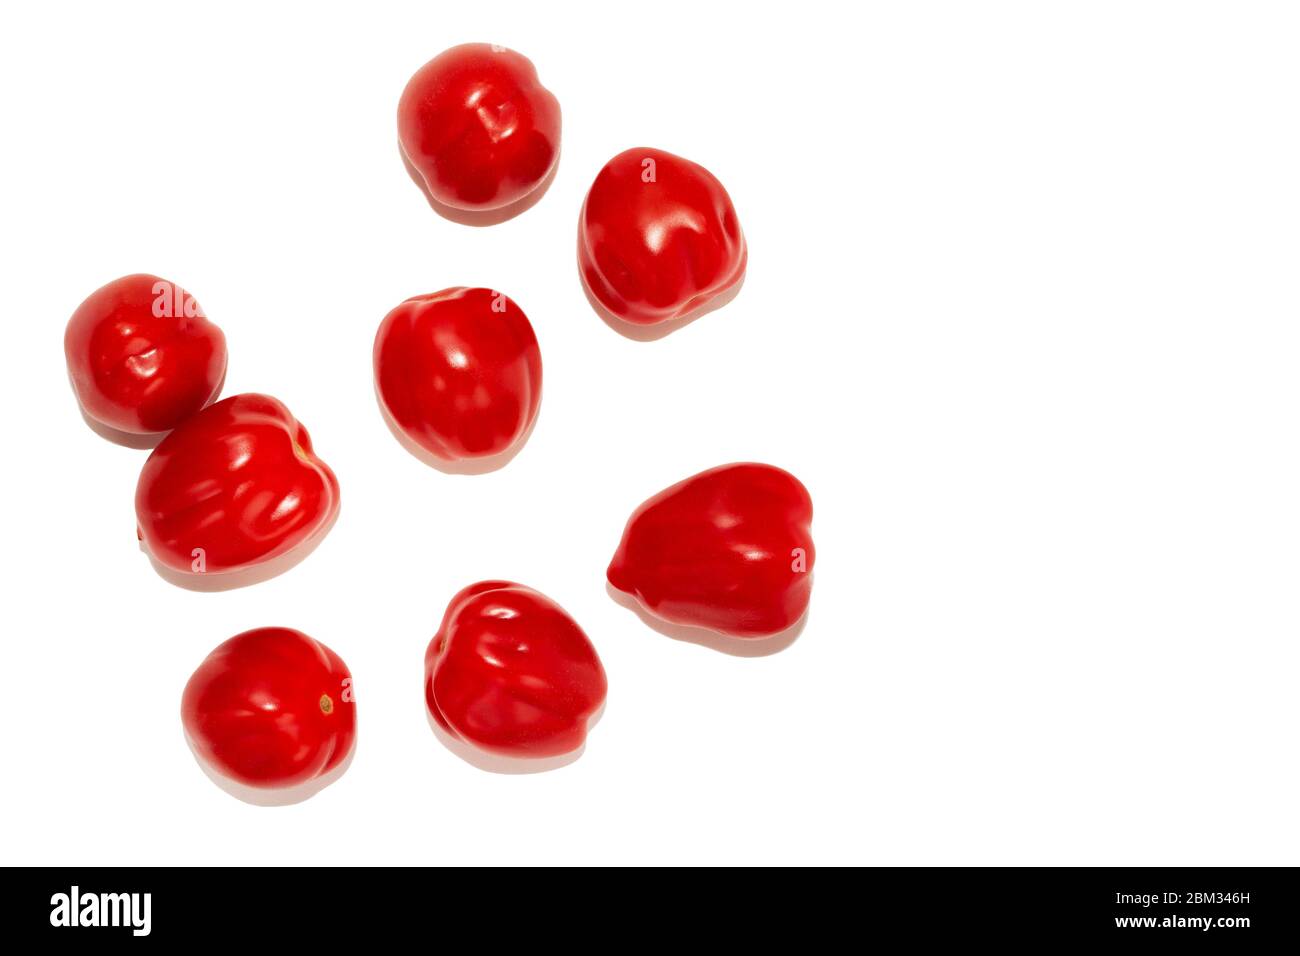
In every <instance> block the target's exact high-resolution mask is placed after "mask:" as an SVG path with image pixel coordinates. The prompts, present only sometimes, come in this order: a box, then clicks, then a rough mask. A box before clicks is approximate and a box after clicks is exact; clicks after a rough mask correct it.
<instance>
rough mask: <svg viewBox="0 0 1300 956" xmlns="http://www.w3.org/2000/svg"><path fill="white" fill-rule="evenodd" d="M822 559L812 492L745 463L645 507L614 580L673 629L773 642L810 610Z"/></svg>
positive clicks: (626, 539) (637, 514)
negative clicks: (814, 531) (815, 535)
mask: <svg viewBox="0 0 1300 956" xmlns="http://www.w3.org/2000/svg"><path fill="white" fill-rule="evenodd" d="M815 560H816V550H815V548H814V547H813V540H812V498H811V497H810V496H809V494H808V490H807V489H806V488H805V487H804V486H803V484H802V483H801V482H800V481H799V480H798V479H797V478H795V477H794V475H792V474H790V473H789V472H787V471H783V470H782V469H780V468H776V467H774V466H772V465H765V464H761V463H756V462H741V463H737V464H730V465H721V466H719V467H717V468H711V469H709V470H707V471H703V472H700V473H699V474H698V475H693V476H691V477H690V478H687V479H685V480H683V481H680V482H678V483H677V484H675V485H672V486H671V487H669V488H666V489H664V490H663V491H661V492H659V493H658V494H657V495H655V496H653V497H652V498H650V499H649V500H647V501H646V502H644V503H643V504H641V505H640V506H639V507H638V508H637V509H636V510H635V511H634V512H633V513H632V516H631V517H630V518H629V519H628V522H627V526H626V528H625V529H624V531H623V537H622V539H621V541H620V542H619V545H618V549H617V550H616V551H615V553H614V557H613V560H611V561H610V564H609V568H608V570H607V572H606V577H607V579H608V581H609V583H610V585H611V586H612V587H614V588H616V589H617V590H619V591H622V592H624V593H626V594H628V595H630V596H631V597H633V598H634V599H635V600H636V601H637V602H638V603H639V604H640V606H641V607H642V608H644V609H645V610H646V611H647V612H648V613H650V614H652V615H653V616H655V617H657V618H659V619H660V620H663V621H666V622H668V623H670V624H676V625H685V626H688V627H700V628H706V629H708V630H710V631H716V632H718V633H721V634H725V635H728V636H730V637H737V638H746V639H750V638H764V637H771V636H773V635H775V634H779V633H781V632H783V631H785V630H787V629H789V628H791V627H793V626H794V625H795V624H797V623H798V622H799V620H800V618H802V617H803V615H804V613H805V612H806V611H807V610H808V603H809V600H810V599H811V596H812V570H813V563H814V561H815Z"/></svg>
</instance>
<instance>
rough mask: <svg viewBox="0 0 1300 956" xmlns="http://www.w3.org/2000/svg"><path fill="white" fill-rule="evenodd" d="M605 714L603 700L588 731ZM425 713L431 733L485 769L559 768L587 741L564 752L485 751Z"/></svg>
mask: <svg viewBox="0 0 1300 956" xmlns="http://www.w3.org/2000/svg"><path fill="white" fill-rule="evenodd" d="M604 715H605V704H603V703H602V704H601V705H600V707H599V708H598V709H597V710H596V712H595V713H594V714H592V715H591V717H590V718H589V719H588V720H587V733H588V734H590V733H591V731H592V728H593V727H595V726H596V724H597V723H599V722H600V718H601V717H603V716H604ZM424 716H425V718H426V719H427V720H428V721H429V727H430V728H432V730H433V735H434V736H435V737H437V738H438V742H439V743H441V744H442V745H443V746H444V747H446V748H447V749H448V750H450V751H451V752H452V753H453V754H455V755H456V756H457V757H459V758H460V759H461V760H463V761H465V762H466V763H467V764H469V765H470V766H471V767H476V768H477V769H479V770H486V771H487V772H488V773H500V774H507V775H517V774H526V773H546V772H547V771H549V770H559V769H560V768H561V767H567V766H568V765H569V764H571V763H573V762H574V761H576V760H577V759H578V758H579V757H581V756H582V755H583V753H584V752H585V751H586V749H587V742H586V740H583V742H582V746H580V747H578V748H577V749H576V750H570V751H569V752H568V753H567V754H557V755H556V756H554V757H505V756H502V755H500V754H494V753H488V752H487V751H486V750H480V749H479V748H477V747H475V746H473V745H472V744H468V743H466V742H465V741H463V740H461V739H460V738H459V737H453V736H452V735H451V734H449V733H448V732H447V731H446V729H445V728H444V727H443V726H442V725H441V724H439V723H438V722H437V721H436V720H434V719H433V714H431V713H429V708H428V707H425V709H424Z"/></svg>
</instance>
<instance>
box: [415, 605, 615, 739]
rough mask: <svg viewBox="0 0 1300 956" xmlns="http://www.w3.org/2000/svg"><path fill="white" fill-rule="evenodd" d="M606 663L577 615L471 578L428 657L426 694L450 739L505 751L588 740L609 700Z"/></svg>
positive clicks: (425, 659) (450, 609) (445, 620)
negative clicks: (591, 727) (472, 581)
mask: <svg viewBox="0 0 1300 956" xmlns="http://www.w3.org/2000/svg"><path fill="white" fill-rule="evenodd" d="M605 688H606V684H605V669H604V668H603V667H601V665H600V658H599V657H597V656H596V649H595V648H594V647H592V646H591V641H589V640H588V639H587V635H586V634H584V633H583V632H582V629H581V628H580V627H578V625H577V623H576V622H575V621H574V620H573V618H571V617H569V615H568V614H566V613H565V611H564V609H563V608H561V607H560V606H559V605H558V604H556V603H555V602H554V601H552V600H551V599H550V598H548V597H546V596H545V595H544V594H539V593H538V592H537V591H534V590H533V589H532V588H527V587H524V586H523V585H522V584H512V583H511V582H509V581H480V582H479V583H478V584H471V585H470V586H469V587H467V588H465V589H464V590H463V591H461V592H460V593H459V594H457V595H456V596H455V597H454V598H452V599H451V604H449V605H448V606H447V613H446V615H445V616H444V617H443V619H442V627H441V628H440V629H439V630H438V633H437V634H436V635H435V636H434V638H433V641H432V642H430V644H429V649H428V651H426V652H425V655H424V699H425V703H426V704H427V705H428V707H429V713H430V714H431V715H432V716H433V719H434V720H435V721H437V722H438V725H439V726H440V727H442V728H443V729H444V730H446V731H447V732H448V733H449V734H451V735H452V736H453V737H456V738H458V739H460V740H463V741H465V742H466V743H469V744H472V745H473V746H475V747H479V748H481V749H483V750H486V751H489V752H491V753H496V754H500V755H504V756H509V757H556V756H559V755H561V754H566V753H570V752H572V751H574V750H576V749H578V747H580V746H582V742H583V741H584V740H586V738H587V725H588V722H589V721H590V719H591V717H592V715H593V714H595V712H596V711H597V710H599V709H600V705H601V704H603V703H604V701H605Z"/></svg>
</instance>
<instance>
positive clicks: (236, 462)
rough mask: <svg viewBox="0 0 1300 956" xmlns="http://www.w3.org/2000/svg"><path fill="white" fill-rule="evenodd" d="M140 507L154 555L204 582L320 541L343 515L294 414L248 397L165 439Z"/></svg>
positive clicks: (147, 473)
mask: <svg viewBox="0 0 1300 956" xmlns="http://www.w3.org/2000/svg"><path fill="white" fill-rule="evenodd" d="M135 508H136V522H137V525H138V529H139V532H138V533H139V537H140V540H141V542H142V543H143V545H144V546H145V548H146V550H147V551H148V552H149V554H150V556H151V557H152V558H153V559H154V560H155V561H156V562H158V563H159V564H161V565H162V566H164V567H165V568H167V569H169V570H170V571H172V572H175V573H176V574H178V575H181V576H188V577H195V578H197V577H202V576H205V575H222V574H228V573H232V572H239V571H246V570H248V569H250V568H254V567H258V566H260V565H263V564H266V563H268V562H271V561H272V560H274V559H278V558H281V557H283V556H285V555H287V554H289V553H290V552H293V551H295V549H297V548H299V547H303V546H306V545H307V544H309V543H311V544H314V543H315V540H316V539H318V537H319V536H320V535H321V534H323V533H324V532H325V531H327V530H328V529H329V527H330V525H331V524H332V522H333V520H334V518H335V516H336V515H337V513H338V508H339V484H338V479H337V478H335V476H334V472H333V471H331V470H330V468H329V466H328V465H326V464H325V462H323V461H322V460H321V459H320V458H319V457H317V455H316V454H315V452H314V450H313V448H312V443H311V437H310V436H309V435H308V433H307V429H306V428H305V427H304V426H303V425H302V424H301V423H300V422H298V420H297V419H295V418H294V417H293V415H292V414H291V413H290V411H289V409H288V408H286V407H285V406H284V404H283V403H281V402H279V401H277V400H276V399H274V398H272V397H270V396H269V395H259V394H256V393H248V394H244V395H235V396H232V397H230V398H226V399H223V400H222V401H220V402H217V403H216V404H215V405H210V406H209V407H207V408H205V409H203V410H202V411H201V412H199V413H198V414H197V415H194V416H193V417H191V418H190V419H188V420H187V421H185V422H184V423H183V424H182V425H181V426H180V427H178V428H177V429H175V430H174V431H173V432H172V433H171V434H169V435H168V436H167V437H166V438H164V439H163V440H162V442H161V443H160V444H159V445H158V447H157V448H155V449H154V450H153V453H152V454H151V455H150V456H149V458H148V460H147V461H146V462H145V464H144V467H143V469H142V470H141V472H140V479H139V482H138V483H137V485H136V497H135Z"/></svg>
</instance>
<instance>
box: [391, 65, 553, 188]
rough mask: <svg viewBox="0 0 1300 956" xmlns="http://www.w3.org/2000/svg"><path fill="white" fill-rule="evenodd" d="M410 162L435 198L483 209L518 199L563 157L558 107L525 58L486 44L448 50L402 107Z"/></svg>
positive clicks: (400, 123) (416, 81)
mask: <svg viewBox="0 0 1300 956" xmlns="http://www.w3.org/2000/svg"><path fill="white" fill-rule="evenodd" d="M397 133H398V139H399V141H400V143H401V146H402V151H403V153H404V154H405V156H406V159H407V162H408V163H409V164H410V165H411V166H412V167H413V168H414V170H415V171H416V172H417V173H418V174H419V175H420V177H421V178H422V179H423V180H424V185H425V189H426V190H427V192H428V193H429V195H430V196H432V197H433V198H434V199H435V200H437V201H438V202H441V203H443V204H444V205H447V206H451V207H452V208H454V209H461V210H467V211H485V210H490V209H499V208H501V207H503V206H509V205H512V204H514V203H517V202H519V201H521V200H522V199H523V198H524V197H525V196H527V195H528V194H529V193H531V192H532V191H533V190H535V189H536V188H537V187H538V186H540V185H541V184H542V183H543V182H544V181H545V180H546V178H547V176H548V175H549V174H550V172H551V169H552V167H554V166H555V163H556V160H557V159H558V158H559V155H560V104H559V102H558V101H557V100H556V99H555V97H554V96H552V95H551V92H550V91H549V90H547V89H546V87H544V86H542V84H541V83H540V82H539V81H538V79H537V70H536V69H535V68H534V67H533V64H532V62H531V61H530V60H529V59H528V58H527V57H525V56H521V55H520V54H518V53H515V52H514V51H513V50H507V49H505V48H504V47H499V46H495V45H492V44H488V43H466V44H464V45H462V46H455V47H452V48H451V49H450V50H446V51H444V52H442V53H440V54H438V55H437V56H436V57H434V58H433V59H432V60H430V61H429V62H428V63H426V64H425V65H424V66H422V67H420V69H419V70H417V71H416V73H415V75H414V76H413V77H411V79H410V82H408V83H407V84H406V89H405V90H403V91H402V99H401V101H400V102H399V103H398V106H397Z"/></svg>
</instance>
